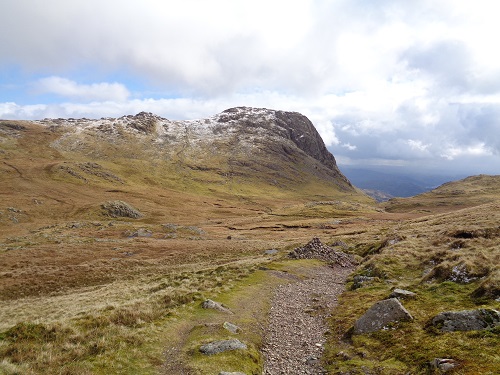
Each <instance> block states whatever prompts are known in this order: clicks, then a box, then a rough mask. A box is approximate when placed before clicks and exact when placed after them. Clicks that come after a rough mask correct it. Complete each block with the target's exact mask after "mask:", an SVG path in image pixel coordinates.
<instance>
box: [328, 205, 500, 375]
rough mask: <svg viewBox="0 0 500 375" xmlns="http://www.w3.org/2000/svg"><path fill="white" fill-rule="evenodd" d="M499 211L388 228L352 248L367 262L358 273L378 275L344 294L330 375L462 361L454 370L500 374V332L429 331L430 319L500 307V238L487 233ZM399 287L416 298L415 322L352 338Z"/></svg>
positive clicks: (424, 368) (472, 211)
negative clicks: (361, 320)
mask: <svg viewBox="0 0 500 375" xmlns="http://www.w3.org/2000/svg"><path fill="white" fill-rule="evenodd" d="M494 207H496V205H495V204H489V205H485V206H480V207H476V208H467V209H464V210H460V211H456V212H454V213H449V214H441V215H437V216H434V217H427V218H421V219H416V220H410V221H407V222H403V223H401V224H399V225H398V226H396V227H393V228H391V229H390V231H391V232H392V233H388V231H387V230H382V232H381V234H380V235H379V236H374V239H376V240H375V241H373V242H371V241H370V240H369V239H368V238H367V236H365V237H364V239H363V241H360V243H358V245H357V246H354V247H353V248H352V249H353V250H354V251H357V252H358V254H360V255H362V256H363V257H364V258H363V260H362V262H361V264H360V267H359V268H358V271H357V274H360V275H365V276H372V277H376V278H375V279H374V280H372V282H371V283H367V284H366V285H363V286H362V287H361V288H358V289H356V290H349V291H347V292H345V293H344V294H343V295H342V297H341V299H340V301H339V305H338V307H337V308H336V309H335V311H334V315H333V317H332V319H331V327H332V328H331V329H332V332H333V334H332V336H331V338H330V340H329V344H328V351H327V355H326V357H325V361H326V363H327V366H328V368H329V370H330V372H331V373H342V372H344V373H350V374H357V373H360V374H361V373H373V374H378V373H380V374H403V373H408V372H410V373H415V374H429V373H432V369H431V368H430V365H429V362H430V361H431V360H432V359H433V358H453V359H455V360H456V361H458V362H459V363H460V367H459V368H457V369H456V370H455V372H454V373H459V374H477V373H481V374H494V373H496V372H497V371H498V368H500V358H499V357H498V354H497V353H496V351H497V350H496V348H498V346H499V344H500V336H499V332H498V329H494V330H490V331H485V332H452V333H441V332H437V331H435V330H428V329H426V327H427V324H428V322H429V320H430V319H431V318H432V317H433V316H435V315H436V314H438V313H440V312H443V311H459V310H470V309H475V308H478V307H482V308H498V300H497V299H498V285H499V284H498V270H499V264H500V263H499V260H500V259H499V257H500V248H499V247H498V243H499V238H498V236H497V235H496V234H492V235H491V234H490V233H496V231H495V230H492V229H488V228H496V227H495V225H497V224H498V222H500V216H499V215H500V214H499V213H498V211H495V210H494V209H493V208H494ZM485 211H486V212H488V213H489V214H488V215H484V212H485ZM463 233H473V235H468V234H467V235H463ZM388 234H389V235H388ZM396 236H397V240H395V241H391V240H390V239H395V238H396ZM388 239H389V241H388ZM457 240H460V241H461V242H460V245H459V246H458V245H457V243H456V241H457ZM396 287H397V288H403V289H408V290H411V291H413V292H415V293H417V298H416V299H415V300H405V301H402V303H403V305H404V306H405V307H406V308H407V310H408V311H409V312H410V313H411V314H412V315H413V317H414V318H415V319H414V321H412V322H407V323H400V324H397V325H396V326H394V327H391V328H389V329H387V330H383V331H380V332H376V333H372V334H365V335H354V336H352V335H350V334H349V330H350V327H352V325H353V324H354V321H355V320H356V319H357V318H358V317H360V316H361V315H362V314H363V313H364V312H365V311H366V310H367V309H368V308H369V307H370V306H371V305H372V304H373V303H375V302H377V301H379V300H381V299H384V298H387V297H388V295H389V294H390V292H391V290H392V289H394V288H396Z"/></svg>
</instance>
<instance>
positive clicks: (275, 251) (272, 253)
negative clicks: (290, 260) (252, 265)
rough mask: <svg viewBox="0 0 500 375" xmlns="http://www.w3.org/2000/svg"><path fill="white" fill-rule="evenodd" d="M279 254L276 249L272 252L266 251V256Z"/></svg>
mask: <svg viewBox="0 0 500 375" xmlns="http://www.w3.org/2000/svg"><path fill="white" fill-rule="evenodd" d="M277 253H278V250H276V249H271V250H266V251H264V254H266V255H274V254H277Z"/></svg>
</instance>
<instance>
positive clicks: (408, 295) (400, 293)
mask: <svg viewBox="0 0 500 375" xmlns="http://www.w3.org/2000/svg"><path fill="white" fill-rule="evenodd" d="M389 298H397V299H415V298H417V294H416V293H413V292H410V291H409V290H404V289H398V288H396V289H394V290H393V291H392V293H391V294H390V295H389Z"/></svg>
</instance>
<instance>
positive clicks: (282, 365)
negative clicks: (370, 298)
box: [262, 266, 352, 375]
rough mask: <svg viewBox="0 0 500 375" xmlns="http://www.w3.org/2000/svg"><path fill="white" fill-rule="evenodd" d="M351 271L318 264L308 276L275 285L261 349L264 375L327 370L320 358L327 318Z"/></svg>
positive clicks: (322, 371)
mask: <svg viewBox="0 0 500 375" xmlns="http://www.w3.org/2000/svg"><path fill="white" fill-rule="evenodd" d="M351 272H352V268H342V267H340V266H335V267H334V268H331V267H326V266H322V267H316V268H314V269H311V270H310V274H309V275H308V276H309V278H307V279H305V280H295V281H292V282H291V283H289V284H285V285H281V286H279V287H278V288H277V289H276V292H275V294H274V297H273V300H272V306H271V312H270V316H269V327H268V329H267V332H266V336H265V338H264V347H263V350H262V351H263V353H264V356H265V363H264V372H263V374H264V375H282V374H283V375H284V374H324V373H325V372H324V369H322V368H321V363H320V361H319V358H320V357H321V355H322V353H323V345H324V343H325V341H326V338H325V333H326V331H327V330H328V328H327V326H326V318H327V317H328V315H329V314H330V312H331V310H332V309H333V307H335V305H336V303H337V297H338V295H340V293H342V291H343V290H344V283H345V279H346V278H347V276H348V275H349V273H351ZM283 276H285V275H283ZM285 277H286V276H285Z"/></svg>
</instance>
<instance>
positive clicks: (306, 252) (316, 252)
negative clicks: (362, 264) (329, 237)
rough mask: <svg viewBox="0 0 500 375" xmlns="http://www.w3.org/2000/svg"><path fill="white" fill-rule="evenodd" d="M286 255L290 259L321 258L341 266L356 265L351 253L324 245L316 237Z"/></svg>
mask: <svg viewBox="0 0 500 375" xmlns="http://www.w3.org/2000/svg"><path fill="white" fill-rule="evenodd" d="M288 257H289V258H292V259H321V260H324V261H326V262H328V263H333V264H338V265H340V266H341V267H353V266H354V265H356V261H355V260H354V257H353V256H352V255H349V254H346V253H344V252H342V251H336V250H334V249H333V248H331V247H329V246H326V245H324V244H323V243H321V241H320V239H319V238H317V237H314V238H313V239H312V240H311V241H310V242H309V243H308V244H307V245H305V246H302V247H297V248H296V249H294V250H293V251H292V252H290V253H289V254H288Z"/></svg>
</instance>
